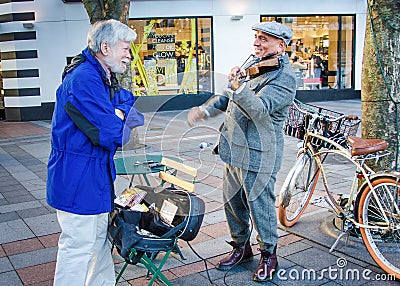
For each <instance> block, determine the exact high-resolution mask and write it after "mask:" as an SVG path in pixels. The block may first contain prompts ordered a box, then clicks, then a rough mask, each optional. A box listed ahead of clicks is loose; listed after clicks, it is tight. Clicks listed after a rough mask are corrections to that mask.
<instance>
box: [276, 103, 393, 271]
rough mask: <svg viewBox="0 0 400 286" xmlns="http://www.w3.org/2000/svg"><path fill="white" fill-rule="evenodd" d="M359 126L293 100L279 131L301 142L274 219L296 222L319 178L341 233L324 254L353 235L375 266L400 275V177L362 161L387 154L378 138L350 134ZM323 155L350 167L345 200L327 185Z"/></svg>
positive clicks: (354, 119)
mask: <svg viewBox="0 0 400 286" xmlns="http://www.w3.org/2000/svg"><path fill="white" fill-rule="evenodd" d="M359 124H360V120H359V119H358V118H357V117H355V116H351V115H349V116H346V115H344V114H340V113H336V112H333V111H330V110H327V109H323V108H318V107H315V106H310V105H308V106H307V105H304V104H303V106H302V108H301V107H299V105H298V104H296V103H294V104H293V107H291V109H290V113H289V116H288V118H287V120H286V125H285V133H286V134H287V135H290V136H293V137H296V138H299V139H300V140H303V142H302V145H301V148H300V149H299V151H298V153H297V159H296V161H295V163H294V165H293V167H292V168H291V170H290V171H289V173H288V175H287V176H286V179H285V181H284V184H283V186H282V188H281V190H280V195H279V211H278V217H279V221H280V223H281V224H282V225H283V226H286V227H290V226H293V225H294V224H295V223H297V222H298V220H299V219H300V217H301V216H302V214H303V213H304V211H305V209H306V207H307V206H308V204H309V202H310V200H311V197H312V195H313V192H314V190H315V188H316V186H317V182H318V180H319V178H322V183H323V191H324V193H325V194H326V196H325V197H324V198H325V201H326V202H327V204H328V205H329V207H330V208H331V209H332V210H333V213H334V214H335V215H336V217H337V218H339V219H340V220H341V233H340V235H339V236H338V238H337V239H336V241H335V242H334V244H333V245H332V247H331V249H330V252H332V251H333V250H334V248H335V247H336V246H337V244H338V243H339V241H340V240H341V239H342V237H343V236H345V235H349V234H350V233H351V232H356V233H359V234H360V235H361V237H362V241H363V242H364V244H365V246H366V248H367V250H368V252H369V254H370V255H371V257H372V258H373V260H374V261H375V262H376V263H377V264H378V266H379V267H381V268H382V269H383V270H384V271H385V272H387V273H389V274H391V275H394V276H395V277H396V279H400V199H399V195H400V182H399V180H400V175H399V174H396V173H395V172H387V171H386V172H374V171H373V170H372V169H371V168H370V167H369V166H368V165H367V161H369V160H379V159H380V158H381V157H383V156H386V155H388V153H387V151H385V150H386V149H387V147H388V145H387V142H386V141H385V140H383V139H363V138H359V137H355V136H354V135H356V132H357V129H358V126H359ZM328 155H338V156H339V158H342V159H345V160H347V161H349V162H351V163H352V164H354V166H355V170H356V171H355V174H354V177H353V180H352V184H351V187H350V190H349V192H348V194H347V199H343V198H344V197H345V196H338V197H335V194H333V193H332V192H331V191H330V189H329V186H328V181H327V174H326V171H325V168H324V166H325V164H324V163H325V159H326V158H327V156H328ZM359 179H362V182H359Z"/></svg>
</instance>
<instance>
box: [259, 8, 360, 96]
mask: <svg viewBox="0 0 400 286" xmlns="http://www.w3.org/2000/svg"><path fill="white" fill-rule="evenodd" d="M261 20H262V21H264V22H268V21H277V22H280V23H283V24H284V25H287V26H289V27H290V28H292V30H293V40H292V43H291V45H290V46H289V47H288V48H287V53H288V54H289V56H290V58H291V62H292V66H293V68H294V69H295V72H296V76H297V85H298V89H306V90H309V89H323V88H334V89H344V88H354V86H353V82H354V74H353V70H354V68H353V67H354V41H355V37H354V16H352V15H350V16H347V15H346V16H341V15H339V16H332V15H307V16H287V17H286V16H264V17H261Z"/></svg>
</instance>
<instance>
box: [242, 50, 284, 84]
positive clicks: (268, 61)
mask: <svg viewBox="0 0 400 286" xmlns="http://www.w3.org/2000/svg"><path fill="white" fill-rule="evenodd" d="M275 55H276V53H272V54H269V55H267V56H266V57H263V58H257V57H255V56H254V55H253V54H252V55H250V56H249V57H248V58H247V60H246V61H245V62H244V64H242V66H241V67H240V71H239V72H238V74H237V75H236V80H238V81H241V82H244V81H245V79H246V78H255V77H257V76H260V75H262V74H264V73H266V72H269V71H273V70H277V69H279V68H280V66H281V63H280V61H279V58H278V57H274V56H275ZM250 58H251V59H250ZM243 70H244V71H245V73H244V74H243V72H242V71H243Z"/></svg>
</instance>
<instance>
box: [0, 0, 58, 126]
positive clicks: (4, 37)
mask: <svg viewBox="0 0 400 286" xmlns="http://www.w3.org/2000/svg"><path fill="white" fill-rule="evenodd" d="M58 1H59V0H58ZM23 2H25V3H26V4H27V7H28V6H29V7H32V2H34V0H0V5H1V4H8V3H18V5H17V6H18V10H19V11H21V9H20V7H21V6H22V5H24V4H23ZM12 7H13V6H11V8H12ZM29 10H33V8H30V9H29V8H28V9H25V10H22V11H24V12H19V11H13V10H12V9H11V11H7V13H6V14H2V15H0V25H1V24H2V23H20V27H21V28H20V29H21V30H20V31H15V32H11V33H10V32H6V31H3V32H2V31H1V30H0V59H1V61H2V62H3V70H2V80H3V94H4V98H5V117H6V119H7V120H13V121H21V120H31V119H32V120H34V119H35V116H36V115H35V114H38V113H39V112H38V110H39V109H41V107H37V100H39V102H40V97H41V92H40V87H37V86H39V82H38V85H37V86H35V85H36V84H34V85H33V86H32V83H35V82H36V81H39V77H40V72H39V69H38V68H37V66H33V67H32V66H31V65H29V66H26V64H25V63H24V61H26V60H27V59H29V60H37V59H38V51H37V50H35V49H34V48H33V49H32V45H31V44H30V45H29V46H30V47H29V48H27V50H21V48H19V50H2V49H1V46H2V43H6V42H17V41H33V42H35V41H36V40H37V32H36V31H35V30H32V29H31V30H26V28H25V26H23V25H22V24H24V23H26V22H29V21H30V22H33V21H35V12H31V11H29ZM6 45H7V47H12V46H13V45H12V44H11V45H10V44H8V43H7V44H6ZM18 46H21V45H18ZM11 49H12V48H11ZM6 62H7V63H9V64H5V63H6ZM11 66H12V67H14V68H10V67H11ZM5 67H8V68H9V69H5ZM29 78H30V79H31V80H28V81H27V80H25V79H29ZM18 79H24V80H18ZM16 80H17V81H16ZM32 80H33V81H32ZM15 83H16V84H15ZM16 97H18V98H19V99H18V101H17V102H24V103H21V105H19V107H18V105H17V107H16V106H15V104H14V105H13V104H11V105H10V106H7V104H8V103H7V102H15V100H16ZM12 98H15V99H14V100H11V101H10V99H12ZM34 98H37V99H34ZM7 99H8V100H7ZM32 99H34V100H33V101H32ZM19 100H21V101H19ZM35 101H36V105H35V104H34V105H33V106H31V105H32V102H35ZM25 105H26V106H25ZM0 106H1V105H0ZM28 110H29V112H28V113H29V114H27V111H28Z"/></svg>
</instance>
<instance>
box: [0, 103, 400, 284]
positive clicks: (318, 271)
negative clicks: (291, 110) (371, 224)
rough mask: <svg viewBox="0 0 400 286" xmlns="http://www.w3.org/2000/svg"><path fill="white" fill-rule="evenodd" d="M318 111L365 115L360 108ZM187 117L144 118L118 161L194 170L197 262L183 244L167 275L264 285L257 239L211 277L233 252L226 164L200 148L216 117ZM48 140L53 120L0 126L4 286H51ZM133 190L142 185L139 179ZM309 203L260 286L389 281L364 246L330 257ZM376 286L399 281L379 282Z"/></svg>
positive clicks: (334, 106) (317, 207)
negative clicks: (138, 159) (237, 261)
mask: <svg viewBox="0 0 400 286" xmlns="http://www.w3.org/2000/svg"><path fill="white" fill-rule="evenodd" d="M314 104H315V105H318V106H323V107H325V108H328V109H331V110H335V111H339V112H343V113H352V114H354V113H355V114H358V115H361V103H360V100H344V101H336V102H317V103H314ZM186 115H187V113H186V111H174V112H158V113H154V114H153V113H146V114H145V117H146V120H145V126H143V127H140V128H139V129H138V136H139V145H136V146H135V148H132V144H129V146H130V147H129V148H127V147H125V148H123V149H122V150H120V151H118V153H117V155H116V156H122V157H124V156H130V155H133V154H153V153H154V154H158V153H162V154H164V155H174V156H179V158H181V159H182V160H183V161H184V163H186V164H189V165H191V166H194V167H196V168H198V169H199V176H198V180H197V183H196V191H195V192H196V193H197V194H198V195H199V196H201V197H202V198H203V199H204V201H205V203H206V214H205V216H204V221H203V224H202V228H201V230H200V233H199V234H198V236H197V237H196V239H195V240H193V241H192V242H190V245H191V246H192V247H193V249H194V250H195V251H196V252H197V254H198V256H197V255H196V254H195V253H193V251H192V250H191V249H190V247H189V246H188V245H187V244H186V243H185V242H182V241H180V242H179V244H180V247H181V249H182V253H183V255H184V257H185V258H186V259H185V260H181V259H180V258H179V256H178V255H175V254H173V255H172V256H171V257H170V258H169V259H168V261H167V263H166V265H165V266H164V267H163V270H164V271H163V273H164V274H165V275H166V276H167V278H168V279H169V280H170V281H171V282H172V283H173V285H196V286H197V285H211V283H210V281H209V278H208V277H210V280H212V283H213V284H214V285H229V286H234V285H260V283H255V282H253V281H252V276H253V271H254V269H255V268H256V266H257V264H258V262H259V254H258V253H259V252H258V250H257V247H258V246H257V242H256V234H255V232H253V233H252V237H251V243H252V247H253V250H254V251H255V253H257V255H256V256H255V258H254V260H253V261H251V262H248V263H245V264H242V265H240V266H238V267H235V268H233V269H232V270H231V271H229V272H221V271H218V270H216V269H215V265H216V263H217V261H218V260H219V259H220V258H221V257H223V256H224V255H225V254H226V253H227V252H229V251H230V250H231V247H230V246H229V245H228V244H227V243H226V242H225V241H229V240H230V238H229V231H228V227H227V224H226V218H225V214H224V212H223V208H222V191H221V189H222V166H223V164H222V162H221V161H220V159H219V158H218V157H216V156H214V155H212V154H211V151H210V149H209V148H208V149H200V148H199V144H200V143H202V142H206V143H214V142H216V140H217V136H218V127H219V125H220V123H221V120H222V115H221V116H219V117H217V118H213V119H211V120H209V121H208V122H202V123H201V124H197V125H195V126H192V127H190V126H188V125H187V123H186V120H185V119H186ZM49 132H50V121H34V122H0V285H4V286H10V285H35V286H39V285H41V286H43V285H52V281H53V275H54V269H55V261H56V253H57V240H58V236H59V234H60V228H59V225H58V223H57V219H56V215H55V211H54V209H52V208H51V207H49V206H48V205H47V204H46V201H45V183H46V164H47V159H48V155H49V152H50V141H49V138H50V137H49ZM285 140H286V141H285V157H284V161H283V166H282V169H281V172H280V173H279V175H278V179H277V186H276V190H275V192H276V195H278V194H279V189H280V186H281V185H282V183H283V181H284V178H285V175H286V173H287V172H288V171H289V169H290V167H291V164H292V163H293V160H294V158H295V154H296V150H297V146H296V144H297V141H296V140H295V139H294V138H291V137H286V138H285ZM330 163H331V165H332V169H333V170H337V172H338V174H337V176H336V179H334V181H333V182H332V183H333V185H335V184H337V186H338V189H340V188H342V187H343V185H342V183H343V182H342V181H343V178H345V177H348V172H349V168H346V167H345V166H346V165H345V164H343V162H340V161H335V160H332V162H330ZM338 166H340V168H338ZM346 172H347V173H346ZM157 180H158V179H157V178H156V176H150V182H151V183H152V184H157V183H158V181H157ZM135 182H136V183H139V181H137V178H135ZM128 184H129V178H127V177H124V176H119V177H118V178H117V180H116V183H115V185H116V190H117V192H121V191H122V190H123V189H124V188H126V187H127V186H128ZM317 189H318V188H317ZM339 191H340V190H339ZM318 194H319V193H318V192H316V196H318ZM321 196H322V194H321ZM313 200H314V202H315V203H314V204H313V205H312V206H310V208H309V209H307V212H306V213H305V215H304V216H303V217H302V219H301V221H300V222H299V223H298V224H296V225H295V226H294V227H292V228H290V229H285V228H283V227H282V226H279V248H278V256H279V264H280V267H279V272H278V275H276V276H275V277H274V279H273V280H272V281H271V282H268V283H264V285H377V283H378V281H377V279H380V278H382V279H381V280H384V278H385V274H384V273H383V272H382V271H381V270H380V269H379V268H378V267H377V266H376V265H375V263H374V262H373V261H372V259H371V258H370V256H369V254H368V253H367V251H366V249H365V247H364V246H363V244H362V241H361V240H360V239H358V238H355V237H350V238H349V241H348V242H347V245H346V243H345V241H341V242H340V243H339V245H338V247H337V248H336V249H335V251H334V252H332V253H330V252H329V248H330V246H331V245H332V244H333V242H334V241H335V239H336V237H337V235H338V230H337V229H336V228H335V227H334V224H333V220H334V217H333V214H332V213H331V212H330V211H329V210H328V208H327V206H326V205H325V204H323V203H319V201H318V197H315V198H313ZM199 256H200V257H201V258H199ZM202 259H205V261H203V260H202ZM205 262H206V263H205ZM121 267H122V263H120V262H119V261H118V260H115V269H116V273H118V272H119V271H120V270H121ZM206 267H207V269H206ZM146 272H147V271H146V269H145V268H144V267H143V266H141V265H140V264H138V265H134V266H131V265H130V266H129V267H128V268H127V270H126V271H125V273H124V274H123V276H122V279H121V280H120V282H119V283H118V285H147V283H148V280H146V279H145V275H146ZM357 275H358V276H357ZM155 284H157V285H158V283H157V282H156V283H155ZM379 284H380V285H395V284H396V282H394V281H379ZM71 286H73V285H71Z"/></svg>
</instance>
